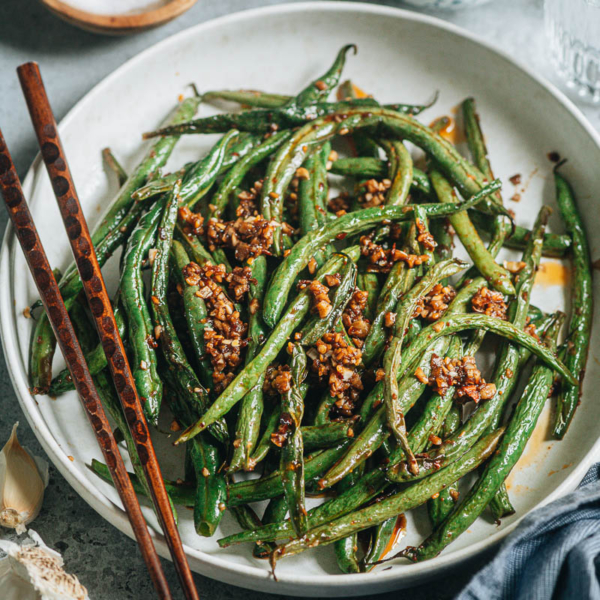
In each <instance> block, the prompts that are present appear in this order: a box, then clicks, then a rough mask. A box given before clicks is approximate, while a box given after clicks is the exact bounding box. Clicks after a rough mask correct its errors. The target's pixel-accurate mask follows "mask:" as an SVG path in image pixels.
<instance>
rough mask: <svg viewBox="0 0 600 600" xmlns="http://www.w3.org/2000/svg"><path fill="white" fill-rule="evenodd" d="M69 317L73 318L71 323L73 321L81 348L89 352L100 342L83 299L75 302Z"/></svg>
mask: <svg viewBox="0 0 600 600" xmlns="http://www.w3.org/2000/svg"><path fill="white" fill-rule="evenodd" d="M69 318H70V319H71V323H73V329H74V330H75V335H76V336H77V340H78V341H79V345H80V346H81V350H82V351H83V352H84V353H86V354H87V353H88V352H89V351H90V350H91V349H92V348H93V347H94V346H95V345H96V344H97V343H98V335H97V334H96V329H95V328H94V326H93V325H92V322H91V321H90V319H89V318H88V316H87V314H86V312H85V308H84V306H83V304H82V303H81V301H78V302H75V304H73V306H72V307H71V310H70V311H69Z"/></svg>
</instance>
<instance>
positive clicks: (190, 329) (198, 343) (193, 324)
mask: <svg viewBox="0 0 600 600" xmlns="http://www.w3.org/2000/svg"><path fill="white" fill-rule="evenodd" d="M171 260H172V263H173V264H172V266H171V272H172V273H173V274H174V275H175V278H176V280H177V282H178V283H179V285H181V287H182V290H183V294H182V297H183V309H184V314H185V320H186V323H187V333H188V335H189V340H190V344H191V347H192V350H193V351H194V356H195V358H196V364H197V366H198V374H199V378H200V381H201V382H202V384H203V385H204V387H206V388H208V387H210V386H211V385H212V366H211V364H210V360H209V359H208V357H207V356H206V345H205V343H204V331H205V329H206V320H207V317H208V312H207V310H206V304H205V303H204V299H203V298H201V297H200V296H199V295H198V294H197V292H198V291H199V289H200V288H199V286H197V285H188V284H187V283H186V281H185V279H184V277H183V269H184V268H185V267H186V266H187V265H188V264H189V263H190V259H189V256H188V255H187V253H186V251H185V249H184V247H183V246H182V244H181V243H180V242H178V241H177V240H173V243H172V246H171Z"/></svg>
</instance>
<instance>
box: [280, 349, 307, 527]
mask: <svg viewBox="0 0 600 600" xmlns="http://www.w3.org/2000/svg"><path fill="white" fill-rule="evenodd" d="M306 362H307V359H306V353H305V352H304V350H303V348H302V347H301V346H300V345H299V344H295V345H294V347H293V348H292V355H291V358H290V368H291V373H292V383H291V386H290V389H289V390H288V391H287V392H285V393H284V394H282V396H281V416H280V422H282V421H283V420H284V419H285V423H286V425H288V426H289V433H288V434H287V437H286V439H285V441H284V442H283V445H282V446H281V461H280V465H279V470H280V472H281V477H282V480H283V481H282V482H283V492H284V495H285V498H286V501H287V506H288V510H289V511H290V518H291V520H292V525H293V526H294V531H295V532H296V535H302V534H303V533H304V532H305V531H306V529H307V526H308V524H307V520H306V507H305V502H304V495H305V493H304V456H303V455H304V445H303V442H302V431H301V429H300V423H301V422H302V417H303V416H304V396H303V394H302V392H301V390H300V385H301V384H302V382H303V381H304V379H305V377H306V375H307V367H306Z"/></svg>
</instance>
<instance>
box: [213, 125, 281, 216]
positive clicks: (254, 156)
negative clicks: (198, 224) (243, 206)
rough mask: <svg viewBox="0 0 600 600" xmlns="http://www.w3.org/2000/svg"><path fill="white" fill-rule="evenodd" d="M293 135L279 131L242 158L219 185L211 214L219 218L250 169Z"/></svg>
mask: <svg viewBox="0 0 600 600" xmlns="http://www.w3.org/2000/svg"><path fill="white" fill-rule="evenodd" d="M291 135H292V134H291V132H290V131H280V132H277V133H275V134H273V135H272V136H271V137H269V138H267V139H266V140H265V141H263V142H262V143H261V144H259V145H258V146H255V147H254V148H253V149H252V150H251V151H250V152H248V154H246V155H245V156H244V157H243V158H241V159H240V160H239V161H238V162H237V163H236V165H235V166H234V167H233V168H232V169H231V170H230V171H229V173H227V175H226V176H225V177H224V178H223V181H222V182H221V184H220V185H219V189H218V190H217V191H216V193H215V195H214V196H213V198H212V200H211V206H212V207H214V208H212V207H211V209H210V213H209V216H211V217H215V218H219V217H220V216H221V214H222V213H223V211H224V210H225V207H226V206H227V204H228V203H229V201H230V198H231V195H232V194H233V193H234V192H235V191H236V190H237V189H238V188H239V185H240V184H241V182H242V180H243V179H244V177H245V176H246V174H247V173H248V171H249V170H250V169H251V168H252V167H254V166H255V165H257V164H259V163H260V162H262V161H263V160H265V158H267V157H269V156H270V155H271V154H273V152H275V150H276V149H277V148H279V146H281V144H283V143H284V142H286V141H287V140H288V139H289V138H290V136H291Z"/></svg>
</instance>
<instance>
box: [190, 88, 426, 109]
mask: <svg viewBox="0 0 600 600" xmlns="http://www.w3.org/2000/svg"><path fill="white" fill-rule="evenodd" d="M348 83H350V82H349V81H348V82H344V83H342V84H340V91H341V90H342V88H343V87H344V86H345V84H348ZM335 85H336V84H335V83H333V85H331V86H327V87H328V88H329V89H333V87H335ZM350 85H351V84H350ZM328 91H329V90H328ZM338 96H340V100H341V99H344V100H345V99H349V98H356V97H357V96H356V95H355V94H354V93H352V94H350V93H339V94H338ZM437 98H438V94H437V93H436V94H435V95H434V97H433V98H432V99H431V100H429V101H428V102H427V103H425V104H394V105H392V106H393V107H394V110H397V111H399V112H403V113H406V114H411V115H418V114H419V113H420V112H423V111H424V110H425V109H426V108H430V107H431V106H433V105H434V104H435V102H436V101H437ZM202 99H203V100H204V101H206V102H210V101H211V100H226V101H228V102H237V103H238V104H241V105H243V106H254V107H257V108H279V107H280V106H284V105H285V104H286V103H288V102H290V101H291V100H293V99H294V96H285V95H283V94H272V93H268V92H261V91H258V90H215V91H209V92H204V93H203V94H202Z"/></svg>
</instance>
